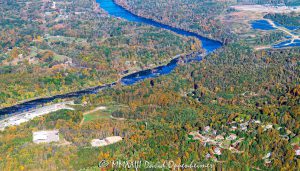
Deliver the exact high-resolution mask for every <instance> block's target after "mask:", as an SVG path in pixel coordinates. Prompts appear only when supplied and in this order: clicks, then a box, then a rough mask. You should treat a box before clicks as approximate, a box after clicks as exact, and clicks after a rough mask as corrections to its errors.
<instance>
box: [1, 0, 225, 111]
mask: <svg viewBox="0 0 300 171" xmlns="http://www.w3.org/2000/svg"><path fill="white" fill-rule="evenodd" d="M97 2H98V3H99V4H100V7H101V8H102V9H104V10H105V11H106V12H107V13H108V14H109V15H111V16H112V17H118V18H122V19H125V20H128V21H131V22H139V23H143V24H148V25H152V26H154V27H158V28H162V29H166V30H169V31H172V32H175V33H177V34H180V35H183V36H193V37H196V38H198V39H199V40H200V41H201V42H202V47H203V48H204V49H205V50H206V52H207V53H211V52H213V51H214V50H216V49H218V48H220V47H221V46H222V43H220V42H218V41H215V40H211V39H208V38H205V37H202V36H200V35H198V34H196V33H192V32H189V31H185V30H182V29H178V28H174V27H171V26H168V25H165V24H161V23H158V22H156V21H153V20H150V19H146V18H143V17H139V16H137V15H134V14H132V13H131V12H129V11H127V10H126V9H124V8H123V7H121V6H119V5H117V4H115V3H114V1H113V0H97ZM201 59H202V58H201V56H198V57H197V58H196V60H198V61H199V60H201ZM178 61H179V59H178V58H175V59H173V60H171V61H170V62H169V63H168V64H167V65H162V66H159V67H156V68H154V69H147V70H143V71H139V72H136V73H133V74H129V75H127V76H124V77H123V78H121V80H120V82H121V83H122V85H124V86H130V85H133V84H135V83H137V82H140V81H142V80H145V79H148V78H155V77H159V76H161V75H166V74H169V73H171V72H172V71H173V70H174V69H175V68H176V67H177V66H178ZM115 84H116V83H111V84H106V85H103V86H97V87H93V88H89V89H85V90H81V91H77V92H72V93H67V94H62V95H56V96H52V97H46V98H39V99H36V100H31V101H28V102H24V103H21V104H17V105H14V106H11V107H7V108H3V109H1V110H0V116H2V117H3V116H4V115H11V114H17V113H21V112H25V111H28V110H30V109H34V108H36V107H38V106H40V105H44V104H46V103H49V102H52V101H53V100H55V99H66V98H72V97H81V96H83V95H88V94H96V93H98V92H99V91H101V90H103V89H106V88H111V87H112V86H114V85H115Z"/></svg>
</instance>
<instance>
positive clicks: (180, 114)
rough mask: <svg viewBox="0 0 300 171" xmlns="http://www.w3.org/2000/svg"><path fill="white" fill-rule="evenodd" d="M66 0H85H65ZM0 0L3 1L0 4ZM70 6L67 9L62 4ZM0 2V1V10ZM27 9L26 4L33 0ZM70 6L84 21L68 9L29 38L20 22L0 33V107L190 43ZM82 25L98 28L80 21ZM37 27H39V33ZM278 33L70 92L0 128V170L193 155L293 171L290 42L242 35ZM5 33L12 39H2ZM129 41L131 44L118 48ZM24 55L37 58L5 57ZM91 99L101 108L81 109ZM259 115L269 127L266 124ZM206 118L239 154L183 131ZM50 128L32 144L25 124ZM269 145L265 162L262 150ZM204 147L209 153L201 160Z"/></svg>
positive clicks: (293, 51) (295, 134)
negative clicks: (129, 80)
mask: <svg viewBox="0 0 300 171" xmlns="http://www.w3.org/2000/svg"><path fill="white" fill-rule="evenodd" d="M168 2H169V1H168ZM170 2H171V1H170ZM78 3H84V4H85V3H87V4H88V3H90V2H89V1H85V2H83V1H80V2H79V1H74V4H78ZM4 4H5V6H7V9H6V10H8V11H9V10H11V9H16V10H17V9H19V8H20V6H18V5H16V3H14V2H5V3H4ZM12 4H14V8H12V7H11V6H9V5H12ZM37 4H39V3H37ZM74 4H73V6H72V5H70V7H69V8H70V10H71V9H72V10H74V9H73V8H75V7H74ZM84 4H80V5H76V8H75V9H76V10H79V9H81V8H85V7H86V6H88V5H86V6H85V5H84ZM2 5H3V4H1V6H0V9H2V10H4V9H3V7H2ZM65 5H66V6H69V5H68V3H67V4H65ZM79 6H80V8H79ZM224 6H226V5H224ZM8 7H9V8H8ZM29 7H32V8H34V5H29ZM39 7H40V6H39ZM78 8H79V9H78ZM86 8H88V7H86ZM183 8H185V7H184V6H183ZM199 8H201V10H202V7H199ZM208 8H210V7H208ZM82 10H83V9H82ZM11 14H13V11H11ZM29 14H31V13H29ZM15 15H17V14H16V13H15ZM74 15H75V14H74ZM94 15H96V16H97V17H99V21H97V20H93V22H96V23H97V24H95V23H90V22H91V21H92V20H88V18H89V17H93V19H95V16H94ZM202 15H204V14H202ZM22 16H25V15H22ZM79 16H80V17H79V18H80V20H82V21H84V22H82V21H79V20H77V18H75V17H74V18H73V20H72V21H69V20H66V21H65V22H66V23H69V24H67V25H68V26H69V25H71V24H72V23H73V22H74V23H76V24H74V27H69V30H68V29H67V30H68V31H67V30H65V31H63V32H58V31H54V30H53V28H52V26H49V28H48V27H45V30H44V31H43V29H41V31H43V32H42V33H40V34H37V33H36V35H35V36H33V37H30V36H29V40H31V41H29V43H28V42H27V39H25V37H24V32H23V31H24V30H26V29H21V27H20V28H18V27H17V28H16V29H15V30H14V34H10V35H9V34H1V36H3V38H2V39H1V41H0V43H1V45H2V49H1V50H2V52H3V53H0V54H1V55H2V56H1V58H0V59H1V60H2V61H1V66H0V67H1V69H0V71H1V74H0V77H1V78H0V104H1V105H2V106H5V105H9V104H11V103H15V102H16V101H18V100H21V99H27V98H32V97H35V96H43V95H47V94H50V92H52V93H58V92H64V91H69V90H73V89H81V88H82V87H85V86H87V85H89V86H90V85H96V84H100V83H106V82H107V81H112V80H114V79H117V78H119V75H118V74H119V72H121V71H122V70H118V68H120V67H121V68H123V70H126V69H129V68H130V67H128V66H127V67H126V66H124V63H122V62H120V61H123V60H125V61H130V62H132V61H134V60H136V61H139V62H140V63H143V64H140V65H141V66H140V67H145V66H146V65H147V64H156V62H157V63H159V62H164V61H165V60H167V59H169V58H170V57H171V56H172V55H174V54H176V53H183V52H189V51H191V50H197V49H198V48H200V47H196V48H195V47H194V46H192V45H193V44H194V40H193V39H190V38H189V39H187V38H183V37H179V36H177V35H173V34H172V33H170V32H166V31H163V30H158V29H154V28H152V27H148V26H144V25H139V24H138V25H136V24H133V23H128V22H125V21H122V20H117V19H113V18H109V17H107V16H106V14H104V13H103V12H101V11H100V12H97V13H96V12H94V11H93V12H92V11H89V12H86V13H85V14H81V15H79ZM0 17H3V15H2V16H0ZM81 17H86V18H81ZM15 18H18V16H16V17H15ZM71 18H72V17H71ZM12 19H13V17H10V18H9V20H12ZM100 19H101V20H100ZM2 21H4V20H1V22H2ZM17 21H18V20H16V22H17ZM25 21H26V20H25ZM25 21H23V20H22V22H21V23H19V22H17V23H19V24H20V25H23V24H25V25H26V23H27V22H28V23H29V25H30V26H31V27H28V28H27V29H28V30H27V31H28V32H33V33H35V31H34V28H35V26H34V23H31V22H29V21H26V22H25ZM11 22H12V21H9V22H7V24H8V25H7V28H5V27H6V26H5V25H4V26H3V25H2V24H0V25H1V28H2V29H3V30H5V31H3V33H8V31H9V30H11V29H12V25H11V24H10V23H11ZM102 23H103V24H102ZM37 25H38V24H37ZM15 26H17V24H16V25H14V27H15ZM75 26H76V27H75ZM87 26H89V27H87ZM91 26H94V27H95V28H98V27H100V28H99V30H98V29H91V30H89V29H88V28H90V27H91ZM82 28H86V31H84V29H82ZM105 28H106V29H105ZM32 29H33V30H32ZM113 30H114V31H113ZM132 30H134V31H132ZM107 32H109V34H107ZM46 33H47V34H49V35H48V36H46V37H44V36H45V35H44V34H46ZM71 33H72V34H71ZM136 33H137V34H139V35H143V36H137V35H136ZM102 34H103V35H102ZM29 35H30V34H29ZM39 35H40V36H39ZM56 35H59V36H60V37H57V36H56ZM114 35H116V36H114ZM129 35H130V37H131V38H130V39H129V38H128V36H129ZM5 36H6V37H5ZM135 36H136V37H135ZM282 36H283V34H282V33H278V32H272V33H270V34H265V35H263V36H261V37H257V38H251V39H250V38H249V39H248V38H245V39H244V40H240V41H236V42H235V43H230V44H228V45H226V46H224V47H223V48H221V49H218V50H217V51H216V52H215V53H212V54H210V55H208V56H206V57H205V58H204V59H203V60H202V61H201V62H192V63H188V64H180V66H179V67H178V68H176V70H175V71H174V72H172V73H171V74H169V75H164V76H161V77H158V78H156V79H150V80H149V79H148V80H145V81H142V82H140V83H138V84H136V85H133V86H122V85H121V84H117V85H116V86H115V87H113V88H111V89H106V90H104V91H101V92H99V93H98V94H94V95H87V96H84V97H81V98H78V99H71V100H75V101H76V103H78V104H80V105H74V106H72V107H74V108H75V109H76V110H74V111H69V110H61V111H57V112H54V113H51V114H49V115H45V116H43V117H40V118H35V119H34V120H31V121H30V122H27V123H24V124H22V125H20V126H12V127H9V128H8V129H6V130H5V131H3V132H1V133H0V153H1V156H0V170H80V169H82V170H99V168H98V167H97V164H98V162H99V161H101V160H103V159H106V160H109V161H110V160H116V159H119V160H131V161H133V160H148V161H153V162H162V161H166V160H173V161H174V162H176V163H177V164H180V163H191V162H192V161H201V162H203V163H210V164H212V165H213V169H214V170H221V169H222V170H297V169H298V168H300V158H299V156H297V155H296V152H295V147H296V146H299V144H300V135H299V133H300V123H299V120H300V105H299V104H300V84H299V83H300V78H299V75H300V62H299V61H300V48H297V47H295V48H286V49H267V50H259V51H255V50H254V49H253V48H252V47H250V46H249V43H248V42H246V41H247V40H249V41H253V42H254V43H257V44H262V45H263V44H267V43H269V42H270V41H276V40H279V39H278V38H279V37H282ZM10 37H11V39H13V40H15V41H7V42H5V43H2V42H3V41H5V40H8V38H10ZM62 37H63V41H62V40H61V38H62ZM123 41H124V42H123ZM131 41H133V42H131ZM17 42H19V43H17ZM54 42H57V43H54ZM100 42H101V43H100ZM130 42H131V43H133V44H135V45H136V46H139V47H136V49H131V48H128V47H126V46H128V44H130ZM151 42H152V43H151ZM184 42H188V43H184ZM11 43H13V44H11ZM83 44H84V45H83ZM167 44H168V45H167ZM17 45H18V46H17ZM160 46H161V47H160ZM12 47H13V48H12ZM15 47H17V48H15ZM151 49H153V51H151ZM32 50H36V51H35V52H32ZM139 50H140V51H142V52H140V51H139ZM145 50H147V51H145ZM149 50H150V51H151V52H152V53H153V56H151V57H149V58H147V57H145V54H144V53H146V52H149ZM127 52H131V53H130V55H128V54H127V55H126V53H127ZM138 52H139V53H140V54H138ZM143 52H144V53H143ZM160 53H162V54H160ZM20 54H22V55H20ZM31 55H33V58H34V59H36V60H38V62H37V63H34V62H33V63H30V62H29V61H28V60H27V61H26V62H25V61H22V60H20V61H19V60H18V61H16V59H22V58H21V57H22V56H24V57H25V56H31ZM131 55H132V56H131ZM160 55H161V56H160ZM13 56H14V57H13ZM146 56H147V55H146ZM29 59H30V58H29ZM58 59H63V61H64V62H67V64H68V63H70V62H68V61H70V60H71V61H72V64H68V65H66V66H65V67H64V66H57V67H56V69H55V67H54V68H53V67H51V66H56V65H58V64H62V63H61V62H60V60H58ZM118 62H120V63H118ZM123 62H124V61H123ZM14 63H17V64H14ZM132 68H133V66H132ZM33 83H34V86H32V84H33ZM33 87H34V89H35V90H32V89H33ZM29 92H31V93H32V94H31V95H29ZM98 106H107V107H108V109H107V110H104V111H97V112H94V113H92V114H90V115H84V113H86V112H87V111H90V110H93V109H94V108H96V107H98ZM251 120H255V121H260V124H254V123H250V124H249V125H248V126H247V130H246V131H242V130H239V129H238V130H232V129H231V128H232V126H231V125H230V124H231V123H233V122H235V123H237V124H239V125H241V124H243V123H244V122H248V121H251ZM82 121H84V122H82ZM81 123H83V124H81ZM270 124H271V125H272V128H270V129H266V125H270ZM207 126H209V127H211V128H212V129H214V130H216V132H217V134H224V136H228V135H230V134H235V135H237V136H238V137H240V138H242V139H243V141H242V142H240V143H238V144H237V145H236V148H237V149H238V150H239V151H240V153H234V152H232V151H231V150H228V149H224V150H222V154H221V155H217V154H214V152H213V151H214V149H215V146H213V145H204V144H203V143H201V142H199V141H196V140H193V141H191V140H190V139H189V136H188V135H189V133H190V132H191V131H198V130H201V131H202V130H204V128H205V127H207ZM51 129H59V131H60V139H61V141H60V142H58V143H51V144H39V145H37V144H33V143H32V131H37V130H51ZM113 135H117V136H122V137H123V138H124V139H123V141H122V142H119V143H116V144H113V145H110V146H106V147H100V148H93V147H91V145H90V141H91V140H92V139H95V138H99V139H102V138H104V137H107V136H113ZM229 144H230V141H229ZM269 153H270V154H271V155H270V156H269V157H268V161H270V163H268V162H266V160H265V159H264V158H265V156H266V154H269ZM207 154H210V155H212V156H214V157H215V159H212V158H208V157H207ZM107 169H108V170H113V168H107Z"/></svg>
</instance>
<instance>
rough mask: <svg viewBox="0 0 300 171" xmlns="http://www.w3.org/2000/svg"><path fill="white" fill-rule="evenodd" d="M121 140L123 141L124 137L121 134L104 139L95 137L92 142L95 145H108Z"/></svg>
mask: <svg viewBox="0 0 300 171" xmlns="http://www.w3.org/2000/svg"><path fill="white" fill-rule="evenodd" d="M119 141H122V137H120V136H112V137H106V138H104V139H102V140H100V139H93V140H92V142H91V145H92V146H93V147H102V146H107V145H110V144H114V143H117V142H119Z"/></svg>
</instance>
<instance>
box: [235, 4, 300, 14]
mask: <svg viewBox="0 0 300 171" xmlns="http://www.w3.org/2000/svg"><path fill="white" fill-rule="evenodd" d="M231 8H234V9H236V10H240V11H251V12H258V13H290V12H300V6H296V7H288V6H268V5H234V6H231Z"/></svg>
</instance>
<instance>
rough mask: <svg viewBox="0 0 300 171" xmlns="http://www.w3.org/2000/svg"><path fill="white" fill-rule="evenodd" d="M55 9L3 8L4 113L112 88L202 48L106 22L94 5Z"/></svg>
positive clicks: (34, 5) (36, 5)
mask: <svg viewBox="0 0 300 171" xmlns="http://www.w3.org/2000/svg"><path fill="white" fill-rule="evenodd" d="M52 6H53V4H52V2H50V1H49V2H47V1H45V2H43V1H39V0H34V1H28V2H18V1H5V2H1V6H0V13H1V15H0V32H1V35H0V52H1V53H0V107H4V106H9V105H12V104H15V103H16V102H18V101H21V100H25V99H31V98H35V97H41V96H49V95H54V94H61V93H66V92H70V91H75V90H80V89H83V88H87V87H91V86H97V85H100V84H103V83H108V82H113V81H116V80H117V79H119V77H120V75H121V74H122V73H123V72H124V71H127V70H129V72H131V71H136V70H140V69H143V68H147V67H154V66H156V65H159V64H161V63H166V62H168V61H169V60H170V59H171V58H172V57H173V56H175V55H177V54H181V53H185V52H189V51H192V50H197V49H200V48H201V47H199V45H198V43H196V41H197V40H195V39H193V38H186V37H180V36H178V35H175V34H173V33H171V32H168V31H165V30H161V29H157V28H153V27H150V26H146V25H142V24H136V23H130V22H126V21H123V20H118V19H114V18H112V17H108V16H107V14H105V12H103V11H102V10H101V9H100V8H98V5H96V3H95V2H94V1H84V2H83V1H56V8H55V9H53V8H52ZM91 19H92V20H91Z"/></svg>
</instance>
